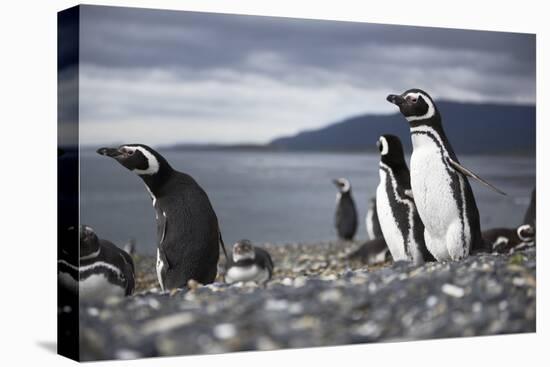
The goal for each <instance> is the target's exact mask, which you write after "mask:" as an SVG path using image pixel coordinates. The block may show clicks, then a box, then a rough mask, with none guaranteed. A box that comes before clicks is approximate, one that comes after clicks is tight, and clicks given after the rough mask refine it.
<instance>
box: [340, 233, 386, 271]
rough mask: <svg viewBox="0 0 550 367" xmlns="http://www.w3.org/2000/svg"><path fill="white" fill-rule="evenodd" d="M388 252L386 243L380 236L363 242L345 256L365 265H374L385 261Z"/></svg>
mask: <svg viewBox="0 0 550 367" xmlns="http://www.w3.org/2000/svg"><path fill="white" fill-rule="evenodd" d="M388 254H389V249H388V245H386V241H384V238H383V237H382V238H376V239H374V240H370V241H367V242H365V243H364V244H362V245H361V247H359V248H358V249H357V250H355V251H353V252H352V253H350V254H349V255H348V256H347V258H348V259H349V260H352V261H354V260H357V261H360V262H362V263H365V264H367V265H375V264H379V263H383V262H385V261H386V258H387V255H388Z"/></svg>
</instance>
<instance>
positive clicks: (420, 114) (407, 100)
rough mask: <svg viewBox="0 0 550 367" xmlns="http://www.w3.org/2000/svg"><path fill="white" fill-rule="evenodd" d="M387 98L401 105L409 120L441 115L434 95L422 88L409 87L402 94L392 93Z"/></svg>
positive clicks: (404, 114)
mask: <svg viewBox="0 0 550 367" xmlns="http://www.w3.org/2000/svg"><path fill="white" fill-rule="evenodd" d="M386 99H387V101H388V102H390V103H393V104H394V105H396V106H397V107H399V111H401V113H402V114H403V116H405V118H406V119H407V120H408V121H409V122H412V121H418V120H428V119H431V118H432V117H434V116H437V115H439V112H438V110H437V107H436V106H435V103H434V101H433V99H432V97H430V95H429V94H428V93H426V92H424V91H423V90H421V89H416V88H415V89H409V90H407V91H405V92H404V93H403V94H401V95H395V94H390V95H389V96H388V97H387V98H386Z"/></svg>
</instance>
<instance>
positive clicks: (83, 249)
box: [80, 225, 99, 257]
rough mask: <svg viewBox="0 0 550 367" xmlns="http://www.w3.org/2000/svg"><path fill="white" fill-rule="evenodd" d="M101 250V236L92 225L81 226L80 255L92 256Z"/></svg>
mask: <svg viewBox="0 0 550 367" xmlns="http://www.w3.org/2000/svg"><path fill="white" fill-rule="evenodd" d="M98 250H99V238H98V237H97V235H96V234H95V231H94V230H93V228H92V227H89V226H86V225H81V226H80V257H85V256H90V255H92V254H95V253H97V251H98Z"/></svg>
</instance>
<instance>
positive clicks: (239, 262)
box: [225, 240, 273, 284]
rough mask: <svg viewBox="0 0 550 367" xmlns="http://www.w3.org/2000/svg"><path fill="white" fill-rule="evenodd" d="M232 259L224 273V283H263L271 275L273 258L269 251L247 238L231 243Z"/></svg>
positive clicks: (269, 278)
mask: <svg viewBox="0 0 550 367" xmlns="http://www.w3.org/2000/svg"><path fill="white" fill-rule="evenodd" d="M232 260H233V261H231V262H230V263H229V264H228V267H227V271H226V273H225V282H226V283H237V282H250V281H251V282H256V283H258V284H265V283H267V282H268V281H269V280H271V277H272V275H273V260H272V259H271V256H270V255H269V253H268V252H267V251H266V250H264V249H262V248H260V247H257V246H253V245H252V243H251V242H250V241H249V240H240V241H239V242H237V243H235V245H233V254H232Z"/></svg>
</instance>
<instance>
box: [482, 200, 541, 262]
mask: <svg viewBox="0 0 550 367" xmlns="http://www.w3.org/2000/svg"><path fill="white" fill-rule="evenodd" d="M535 217H536V192H535V189H533V192H532V194H531V201H530V203H529V207H528V208H527V211H526V212H525V215H524V217H523V223H522V224H521V225H520V226H519V227H517V228H515V229H513V228H492V229H489V230H486V231H483V238H484V239H485V241H487V242H488V243H490V244H491V247H492V250H493V251H494V252H499V253H509V252H511V251H515V250H519V249H521V248H523V247H526V246H532V245H534V244H535V234H536V233H535V232H536V231H535Z"/></svg>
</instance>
